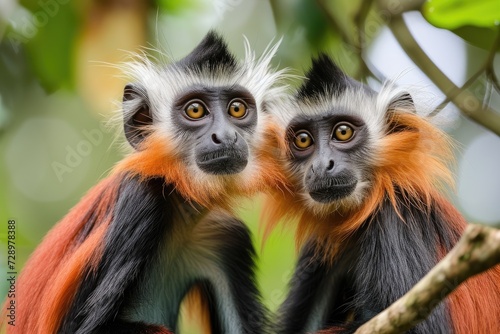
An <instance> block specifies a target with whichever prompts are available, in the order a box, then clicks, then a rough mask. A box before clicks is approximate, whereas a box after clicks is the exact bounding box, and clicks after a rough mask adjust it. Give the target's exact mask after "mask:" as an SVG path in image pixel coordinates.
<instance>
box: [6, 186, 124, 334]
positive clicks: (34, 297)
mask: <svg viewBox="0 0 500 334" xmlns="http://www.w3.org/2000/svg"><path fill="white" fill-rule="evenodd" d="M118 186H119V180H118V179H117V178H116V177H115V178H108V179H105V180H103V181H102V182H101V183H99V184H98V185H97V186H96V187H95V188H93V189H92V190H91V191H90V192H89V193H88V194H87V195H86V196H85V197H84V198H83V199H82V200H81V201H80V202H79V203H78V204H77V205H76V206H75V207H74V208H73V209H72V210H71V211H70V212H69V213H68V215H66V217H64V219H63V220H61V222H59V223H58V224H57V225H56V226H55V227H54V228H53V229H52V230H51V231H50V232H49V233H48V234H47V236H46V237H45V238H44V239H43V242H42V243H41V244H40V246H39V247H38V248H37V249H36V250H35V252H34V253H33V255H32V256H31V257H30V259H29V260H28V262H27V263H26V265H25V266H24V269H23V271H22V273H21V275H20V276H19V280H18V282H17V295H16V305H17V308H16V326H15V327H13V326H8V327H7V329H8V332H9V333H20V334H24V333H40V334H45V333H55V332H56V330H57V328H58V324H59V322H60V321H61V319H62V316H63V315H64V312H65V311H66V310H67V309H68V306H69V303H70V302H71V299H72V297H73V294H74V293H75V291H76V289H77V288H78V282H79V278H80V275H81V271H82V270H83V269H84V268H85V265H86V264H87V263H89V262H91V259H92V256H98V255H97V254H95V252H96V251H97V250H98V249H99V244H100V242H101V241H102V236H103V233H104V231H105V228H106V225H107V224H108V223H109V221H110V220H111V218H112V217H111V213H110V212H109V208H110V207H111V208H112V207H113V206H114V202H115V198H116V195H117V192H118ZM93 209H95V211H94V210H93ZM92 211H94V215H93V216H92ZM91 217H92V218H93V219H95V223H96V225H97V226H96V228H95V229H94V231H92V232H91V234H90V235H89V237H88V238H87V239H86V240H85V241H84V242H83V243H81V242H80V240H79V235H80V233H81V232H82V230H84V229H85V226H86V224H87V223H88V221H89V220H90V219H91ZM7 302H9V301H7Z"/></svg>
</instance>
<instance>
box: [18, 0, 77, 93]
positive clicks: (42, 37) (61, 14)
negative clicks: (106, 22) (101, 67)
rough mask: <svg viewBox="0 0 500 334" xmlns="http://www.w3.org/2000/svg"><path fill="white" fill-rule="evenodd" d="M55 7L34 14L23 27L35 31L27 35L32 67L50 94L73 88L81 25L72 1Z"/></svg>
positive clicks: (56, 4) (42, 9)
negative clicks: (75, 49) (75, 57)
mask: <svg viewBox="0 0 500 334" xmlns="http://www.w3.org/2000/svg"><path fill="white" fill-rule="evenodd" d="M54 4H55V5H54V7H50V9H48V8H49V7H46V8H45V7H39V8H38V9H35V10H34V11H32V14H33V16H32V17H31V18H30V19H29V20H26V21H25V27H23V29H24V30H25V31H32V32H33V36H31V35H29V34H28V35H26V36H24V37H25V39H26V50H27V58H28V62H29V64H30V67H31V68H32V70H33V72H34V73H35V74H36V76H37V77H38V79H39V80H40V82H41V84H42V85H43V86H44V87H45V88H46V89H47V90H49V91H54V90H56V89H58V88H60V87H65V88H72V87H73V84H74V82H73V80H74V77H73V75H74V66H73V59H74V47H75V45H74V41H75V40H76V35H77V32H78V28H79V23H80V20H79V19H78V16H77V15H76V13H75V10H74V8H73V6H72V3H71V2H69V3H62V4H59V3H57V2H54ZM21 33H22V30H21Z"/></svg>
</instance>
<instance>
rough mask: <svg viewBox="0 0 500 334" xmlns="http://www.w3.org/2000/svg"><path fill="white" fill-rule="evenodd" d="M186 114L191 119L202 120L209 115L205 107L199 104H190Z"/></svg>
mask: <svg viewBox="0 0 500 334" xmlns="http://www.w3.org/2000/svg"><path fill="white" fill-rule="evenodd" d="M184 112H185V113H186V115H187V116H188V117H189V118H191V119H200V118H202V117H203V116H205V115H206V114H207V112H206V110H205V107H204V106H203V104H201V103H199V102H193V103H190V104H189V105H188V106H187V107H186V109H184Z"/></svg>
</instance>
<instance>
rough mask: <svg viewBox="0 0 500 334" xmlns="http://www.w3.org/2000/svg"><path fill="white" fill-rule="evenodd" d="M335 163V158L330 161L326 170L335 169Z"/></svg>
mask: <svg viewBox="0 0 500 334" xmlns="http://www.w3.org/2000/svg"><path fill="white" fill-rule="evenodd" d="M334 165H335V163H334V162H333V160H330V162H329V163H328V166H327V167H326V170H327V171H331V170H332V169H333V166H334Z"/></svg>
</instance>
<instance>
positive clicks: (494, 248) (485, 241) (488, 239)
mask: <svg viewBox="0 0 500 334" xmlns="http://www.w3.org/2000/svg"><path fill="white" fill-rule="evenodd" d="M498 263H500V230H499V229H496V228H491V227H486V226H480V225H474V224H470V225H469V226H467V229H466V230H465V233H464V235H463V236H462V238H461V239H460V241H459V242H458V243H457V244H456V246H455V247H454V248H453V249H452V250H451V251H450V253H448V255H446V256H445V258H444V259H443V260H442V261H441V262H439V263H438V264H437V265H436V266H435V267H434V268H433V269H432V270H431V271H430V272H429V273H428V274H427V275H426V276H425V277H424V278H423V279H422V280H421V281H420V282H418V283H417V284H416V285H415V286H414V287H413V288H412V289H411V290H410V291H409V292H408V293H407V294H405V295H404V296H403V297H401V298H400V299H398V300H397V301H396V302H395V303H393V304H392V305H391V306H390V307H388V308H387V309H386V310H384V311H383V312H382V313H380V314H378V315H377V316H375V317H374V318H373V319H371V320H370V321H368V322H367V323H365V324H364V325H363V326H361V327H360V328H359V329H358V330H357V331H356V334H392V333H401V332H404V331H407V330H409V329H410V328H412V327H413V326H415V325H416V324H417V323H419V322H420V321H422V320H424V319H425V318H426V317H427V316H428V315H429V314H430V312H431V311H432V309H433V308H434V307H435V306H437V305H438V304H439V302H440V301H441V300H442V299H444V297H446V296H447V295H448V294H449V293H450V292H452V291H453V290H454V289H455V288H456V287H457V286H458V285H460V284H461V283H462V282H464V281H465V280H467V279H468V278H469V277H471V276H473V275H476V274H479V273H481V272H483V271H485V270H487V269H489V268H491V267H493V266H494V265H496V264H498Z"/></svg>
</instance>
